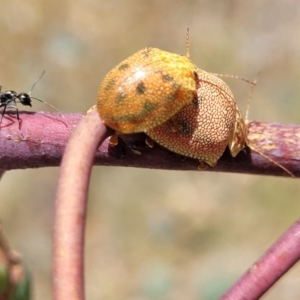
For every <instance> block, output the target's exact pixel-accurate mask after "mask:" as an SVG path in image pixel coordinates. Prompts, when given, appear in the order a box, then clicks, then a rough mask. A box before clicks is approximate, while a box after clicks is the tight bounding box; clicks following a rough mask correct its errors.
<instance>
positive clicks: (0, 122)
mask: <svg viewBox="0 0 300 300" xmlns="http://www.w3.org/2000/svg"><path fill="white" fill-rule="evenodd" d="M5 111H6V105H4V108H3V111H2V114H1V120H0V126H1V124H2V119H3V116H4V114H5Z"/></svg>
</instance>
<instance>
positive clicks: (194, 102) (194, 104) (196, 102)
mask: <svg viewBox="0 0 300 300" xmlns="http://www.w3.org/2000/svg"><path fill="white" fill-rule="evenodd" d="M199 102H200V99H199V101H198V98H197V97H194V98H193V100H192V104H193V106H194V107H195V108H197V107H199V104H200V103H199Z"/></svg>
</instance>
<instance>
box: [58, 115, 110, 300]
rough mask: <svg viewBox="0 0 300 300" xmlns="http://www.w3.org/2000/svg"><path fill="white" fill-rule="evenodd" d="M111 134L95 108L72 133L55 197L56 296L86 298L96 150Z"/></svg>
mask: <svg viewBox="0 0 300 300" xmlns="http://www.w3.org/2000/svg"><path fill="white" fill-rule="evenodd" d="M107 136H108V131H107V128H106V127H105V126H104V124H103V123H102V121H101V120H100V118H99V115H98V113H97V112H95V111H93V112H92V113H89V114H88V115H86V116H84V117H83V118H82V120H81V121H80V122H79V124H78V126H77V127H76V129H75V130H74V132H73V133H72V135H71V137H70V139H69V142H68V144H67V147H66V150H65V153H64V156H63V160H62V163H61V168H60V175H59V182H58V188H57V194H56V199H55V221H54V222H55V223H54V245H53V247H54V249H53V252H54V253H53V273H54V279H53V293H54V299H55V300H66V299H72V300H82V299H84V266H83V257H84V255H83V250H84V231H85V218H86V204H87V193H88V186H89V179H90V172H91V169H92V165H93V162H94V157H95V152H96V150H97V148H98V146H99V143H102V142H103V141H104V139H105V138H106V137H107Z"/></svg>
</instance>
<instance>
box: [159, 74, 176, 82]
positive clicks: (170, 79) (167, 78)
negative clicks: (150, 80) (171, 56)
mask: <svg viewBox="0 0 300 300" xmlns="http://www.w3.org/2000/svg"><path fill="white" fill-rule="evenodd" d="M161 78H162V80H163V81H164V82H170V81H173V80H174V78H173V77H172V76H171V75H169V74H162V75H161Z"/></svg>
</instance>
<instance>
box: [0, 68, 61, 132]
mask: <svg viewBox="0 0 300 300" xmlns="http://www.w3.org/2000/svg"><path fill="white" fill-rule="evenodd" d="M44 74H45V71H44V72H43V73H42V74H41V76H40V77H39V79H38V80H37V81H36V82H35V83H34V84H33V85H32V87H31V89H30V92H29V93H19V94H18V93H17V92H15V91H10V90H9V91H5V92H1V89H2V85H1V84H0V107H3V111H2V114H1V120H0V125H1V123H2V119H3V116H4V114H5V111H6V109H15V110H16V112H17V119H18V122H19V126H20V117H19V110H18V107H17V103H21V104H23V105H27V106H30V107H31V106H32V105H31V100H32V99H35V100H38V101H40V102H42V103H44V104H45V105H48V106H50V107H52V108H54V109H55V110H56V111H58V112H59V113H60V114H61V115H62V117H63V114H62V112H61V111H60V110H58V109H57V108H56V107H54V106H53V105H51V104H49V103H47V102H45V101H43V100H41V99H38V98H36V97H32V96H31V93H32V90H33V89H34V87H35V86H36V84H37V83H38V82H39V81H40V80H41V78H42V77H43V76H44Z"/></svg>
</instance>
